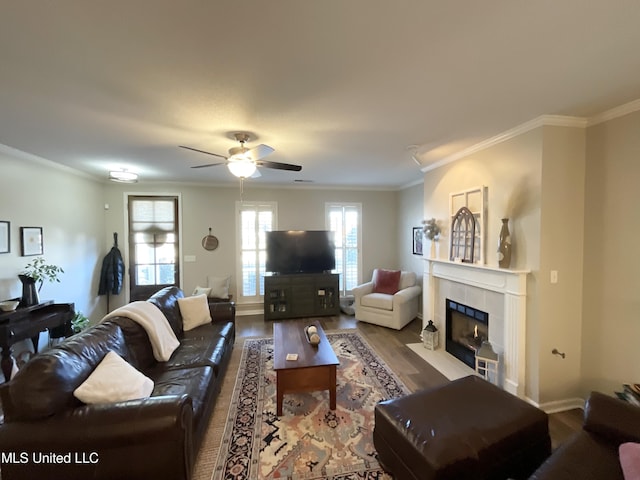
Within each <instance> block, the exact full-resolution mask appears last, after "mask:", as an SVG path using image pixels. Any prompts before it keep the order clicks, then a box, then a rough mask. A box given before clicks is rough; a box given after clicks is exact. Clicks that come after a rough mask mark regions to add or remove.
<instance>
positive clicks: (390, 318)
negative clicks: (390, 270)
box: [352, 269, 422, 330]
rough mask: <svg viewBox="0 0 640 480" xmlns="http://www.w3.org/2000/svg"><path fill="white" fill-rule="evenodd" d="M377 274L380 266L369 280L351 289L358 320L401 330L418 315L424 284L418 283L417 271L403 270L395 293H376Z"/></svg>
mask: <svg viewBox="0 0 640 480" xmlns="http://www.w3.org/2000/svg"><path fill="white" fill-rule="evenodd" d="M377 275H378V269H375V270H374V271H373V278H372V279H371V281H370V282H367V283H364V284H362V285H359V286H357V287H355V288H354V289H353V290H352V293H353V295H354V297H355V301H354V304H353V306H354V307H355V311H356V320H359V321H361V322H368V323H373V324H376V325H380V326H383V327H388V328H393V329H395V330H400V329H402V328H403V327H404V326H405V325H406V324H407V323H409V322H410V321H411V320H413V319H414V318H416V316H418V307H419V304H420V293H421V292H422V288H421V287H420V285H417V284H416V274H415V272H404V271H403V272H401V273H400V281H399V284H398V288H399V290H398V291H397V292H396V293H395V294H393V295H391V294H387V293H376V292H374V286H375V285H376V279H377Z"/></svg>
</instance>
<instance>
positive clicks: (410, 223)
mask: <svg viewBox="0 0 640 480" xmlns="http://www.w3.org/2000/svg"><path fill="white" fill-rule="evenodd" d="M424 218H425V217H424V185H423V182H420V183H418V184H416V185H412V186H410V187H407V188H404V189H402V190H400V191H399V192H398V232H397V235H398V258H399V262H400V263H399V265H398V268H400V269H402V270H407V271H410V272H416V274H417V276H418V281H419V282H421V279H422V275H423V274H424V260H423V256H419V255H414V254H413V228H414V227H422V220H424ZM422 242H423V255H429V240H427V239H426V238H424V235H423V237H422ZM420 314H422V301H420Z"/></svg>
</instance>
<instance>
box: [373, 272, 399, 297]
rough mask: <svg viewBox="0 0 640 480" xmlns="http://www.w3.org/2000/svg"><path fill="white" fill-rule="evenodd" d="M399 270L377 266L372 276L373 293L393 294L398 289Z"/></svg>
mask: <svg viewBox="0 0 640 480" xmlns="http://www.w3.org/2000/svg"><path fill="white" fill-rule="evenodd" d="M399 285H400V270H385V269H384V268H377V269H376V271H375V275H374V276H373V293H386V294H388V295H393V294H394V293H396V292H397V291H398V290H399Z"/></svg>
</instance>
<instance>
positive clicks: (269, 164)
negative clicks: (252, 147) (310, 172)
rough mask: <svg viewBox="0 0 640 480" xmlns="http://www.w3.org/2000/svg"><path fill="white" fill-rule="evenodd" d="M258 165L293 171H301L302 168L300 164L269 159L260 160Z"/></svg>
mask: <svg viewBox="0 0 640 480" xmlns="http://www.w3.org/2000/svg"><path fill="white" fill-rule="evenodd" d="M256 165H257V166H259V167H265V168H274V169H276V170H291V171H292V172H299V171H300V170H302V167H301V166H300V165H292V164H291V163H280V162H269V161H267V160H258V161H257V162H256Z"/></svg>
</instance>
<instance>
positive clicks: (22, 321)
mask: <svg viewBox="0 0 640 480" xmlns="http://www.w3.org/2000/svg"><path fill="white" fill-rule="evenodd" d="M74 316H75V310H74V304H73V303H53V301H52V300H49V301H46V302H42V303H39V304H37V305H33V306H31V307H24V308H18V309H17V310H15V311H13V312H3V313H0V348H1V349H2V350H1V352H0V355H1V357H2V360H0V367H1V368H2V373H4V378H5V381H8V379H9V378H10V377H11V369H12V367H13V362H14V360H13V355H12V354H13V349H12V345H13V344H14V343H16V342H19V341H21V340H25V339H27V338H30V339H31V341H32V342H33V349H34V351H35V352H36V353H37V352H38V340H39V338H40V332H42V331H43V330H47V329H48V330H49V331H50V335H51V336H52V337H63V336H68V335H70V334H71V333H72V332H71V320H73V317H74Z"/></svg>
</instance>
